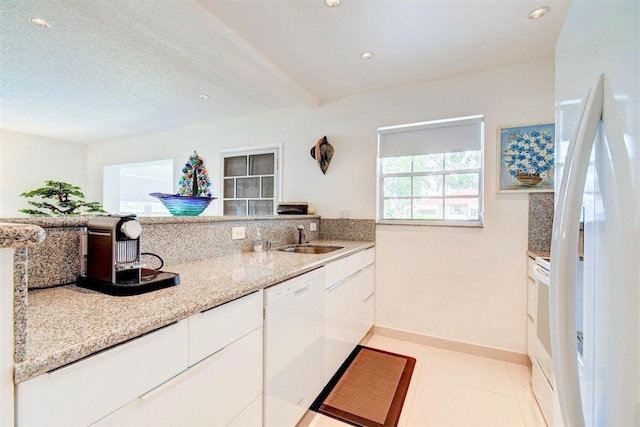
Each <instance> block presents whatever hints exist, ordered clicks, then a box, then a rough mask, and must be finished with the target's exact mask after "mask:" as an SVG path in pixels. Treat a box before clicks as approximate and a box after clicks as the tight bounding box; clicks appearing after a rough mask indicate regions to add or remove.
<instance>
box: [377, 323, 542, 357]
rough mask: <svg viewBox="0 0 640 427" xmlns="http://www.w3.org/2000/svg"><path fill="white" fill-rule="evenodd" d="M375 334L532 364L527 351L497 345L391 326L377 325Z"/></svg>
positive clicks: (475, 354)
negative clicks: (440, 336)
mask: <svg viewBox="0 0 640 427" xmlns="http://www.w3.org/2000/svg"><path fill="white" fill-rule="evenodd" d="M370 333H373V334H375V335H381V336H383V337H388V338H394V339H399V340H403V341H409V342H413V343H416V344H421V345H428V346H432V347H438V348H442V349H445V350H451V351H457V352H460V353H467V354H472V355H474V356H481V357H487V358H490V359H496V360H501V361H503V362H509V363H515V364H518V365H525V366H531V361H530V360H529V356H528V355H527V354H525V353H518V352H515V351H510V350H503V349H500V348H495V347H487V346H483V345H478V344H471V343H466V342H461V341H454V340H448V339H445V338H439V337H433V336H430V335H423V334H419V333H417V332H410V331H405V330H402V329H395V328H389V327H386V326H378V325H375V326H374V327H373V329H372V330H371V331H370Z"/></svg>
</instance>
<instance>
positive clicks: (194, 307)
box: [14, 241, 375, 384]
mask: <svg viewBox="0 0 640 427" xmlns="http://www.w3.org/2000/svg"><path fill="white" fill-rule="evenodd" d="M322 243H323V244H329V243H331V244H334V243H340V242H339V241H327V242H322ZM343 243H345V244H348V245H352V247H350V248H347V249H346V250H341V251H340V252H339V253H336V254H335V255H329V256H324V257H322V258H321V259H318V260H314V261H311V262H308V263H305V264H303V265H301V266H300V267H299V268H293V269H289V270H287V271H284V272H283V273H282V274H278V275H277V276H272V277H269V278H268V279H265V280H263V281H260V282H257V283H256V282H254V283H248V284H247V285H246V286H238V287H236V288H235V289H234V291H235V292H233V293H231V294H216V293H212V294H211V297H210V298H208V299H207V300H206V301H200V302H195V301H194V302H193V304H191V305H189V306H182V307H174V309H173V310H170V311H166V312H163V313H161V315H160V316H158V317H156V318H154V319H153V320H152V321H150V322H147V323H145V324H140V325H138V326H137V327H136V328H135V329H130V330H127V331H121V332H119V333H117V334H113V333H108V332H107V333H105V334H103V335H100V336H96V337H92V338H91V339H89V340H87V341H85V342H82V343H79V344H78V345H75V346H72V347H68V348H64V349H62V350H59V351H56V352H52V353H49V354H45V355H37V356H35V357H29V356H28V358H27V359H26V360H25V361H22V362H19V363H16V364H15V365H14V383H15V384H18V383H20V382H23V381H26V380H28V379H30V378H33V377H35V376H37V375H40V374H43V373H46V372H50V371H52V370H55V369H58V368H60V367H63V366H65V365H68V364H71V363H74V362H77V361H79V360H81V359H84V358H86V357H90V356H91V355H93V354H96V353H98V352H101V351H104V350H108V349H109V348H112V347H115V346H117V345H120V344H123V343H126V342H127V341H130V340H133V339H136V338H138V337H140V336H142V335H144V334H146V333H149V332H153V331H155V330H157V329H160V328H162V327H164V326H167V325H169V324H171V323H174V322H177V321H180V320H183V319H186V318H188V317H190V316H193V315H195V314H198V313H199V312H201V311H204V310H208V309H211V308H214V307H217V306H219V305H222V304H225V303H227V302H230V301H233V300H235V299H238V298H242V297H243V296H246V295H249V294H251V293H253V292H255V291H258V290H261V289H265V288H268V287H269V286H273V285H276V284H278V283H281V282H283V281H285V280H288V279H291V278H293V277H296V276H299V275H301V274H304V273H307V272H309V271H312V270H315V269H317V268H320V267H322V266H324V265H326V264H328V263H331V262H333V261H337V260H339V259H341V258H345V257H347V256H350V255H353V254H355V253H357V252H361V251H363V250H366V249H369V248H373V247H375V244H374V243H373V242H354V241H349V242H343ZM354 244H355V245H354ZM68 286H74V285H68Z"/></svg>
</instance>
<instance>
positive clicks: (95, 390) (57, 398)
mask: <svg viewBox="0 0 640 427" xmlns="http://www.w3.org/2000/svg"><path fill="white" fill-rule="evenodd" d="M186 368H187V322H186V321H181V322H178V323H175V324H173V325H170V326H167V327H165V328H162V329H160V330H158V331H155V332H152V333H149V334H147V335H143V336H142V337H140V338H137V339H135V340H132V341H129V342H127V343H124V344H122V345H119V346H117V347H114V348H112V349H109V350H107V351H103V352H101V353H98V354H96V355H94V356H91V357H88V358H86V359H83V360H81V361H78V362H76V363H73V364H70V365H68V366H65V367H62V368H60V369H57V370H55V371H52V372H49V373H47V374H43V375H40V376H38V377H35V378H32V379H30V380H27V381H25V382H22V383H20V384H18V385H17V386H16V389H17V397H16V425H18V426H36V425H37V426H43V425H64V426H78V425H83V426H86V425H89V424H91V423H93V422H95V421H97V420H99V419H100V418H102V417H104V416H105V415H107V414H109V413H110V412H113V411H114V410H116V409H118V408H120V407H121V406H123V405H125V404H126V403H128V402H130V401H131V400H133V399H135V398H136V397H138V396H140V395H141V394H143V393H146V392H147V391H149V390H150V389H152V388H154V387H156V386H157V385H158V384H161V383H163V382H164V381H166V380H168V379H169V378H171V377H173V376H175V375H177V374H178V373H180V372H181V371H183V370H185V369H186Z"/></svg>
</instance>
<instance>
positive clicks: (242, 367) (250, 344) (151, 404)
mask: <svg viewBox="0 0 640 427" xmlns="http://www.w3.org/2000/svg"><path fill="white" fill-rule="evenodd" d="M261 394H262V328H259V329H256V330H255V331H253V332H251V333H250V334H249V335H247V336H245V337H244V338H242V339H240V340H238V341H236V342H234V343H233V344H231V345H229V346H228V347H225V348H224V350H222V351H220V352H218V353H216V354H214V355H211V356H209V357H208V358H207V359H205V360H203V361H202V362H201V363H199V364H197V365H195V366H193V367H191V368H189V369H188V370H187V371H185V372H183V373H182V374H180V375H178V376H177V377H175V378H172V379H171V380H169V381H167V382H166V383H164V384H162V385H160V386H159V387H157V388H156V389H154V390H151V391H150V392H148V393H146V394H145V395H143V396H140V397H139V398H138V399H136V400H134V401H133V402H131V403H129V404H128V405H126V406H125V407H123V408H121V409H119V410H118V411H116V412H114V413H113V414H110V415H109V416H108V417H106V418H104V419H102V420H100V422H99V423H97V425H99V426H180V425H182V426H187V425H188V426H197V425H200V426H207V425H208V426H213V425H216V426H218V425H220V426H222V425H227V424H228V423H230V422H231V421H232V420H233V419H234V418H235V417H236V416H238V414H240V413H241V412H242V411H243V410H244V408H246V407H247V406H248V405H249V404H250V403H251V402H253V401H254V400H255V399H256V398H257V397H258V396H260V395H261Z"/></svg>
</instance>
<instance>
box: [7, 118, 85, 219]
mask: <svg viewBox="0 0 640 427" xmlns="http://www.w3.org/2000/svg"><path fill="white" fill-rule="evenodd" d="M86 153H87V146H86V145H85V144H80V143H76V142H68V141H61V140H58V139H50V138H43V137H40V136H35V135H29V134H25V133H19V132H13V131H10V130H6V129H0V217H17V216H26V215H25V214H22V213H20V212H18V211H19V210H20V209H25V208H29V207H30V206H29V205H28V204H27V199H26V198H24V197H20V194H21V193H24V192H26V191H30V190H34V189H36V188H39V187H44V185H45V181H46V180H52V181H64V182H68V183H70V184H73V185H77V186H79V187H80V188H82V190H83V192H84V194H85V196H87V192H86V191H85V190H86V176H87V167H86V163H87V159H86ZM85 200H87V201H94V200H97V199H90V198H88V197H87V198H85Z"/></svg>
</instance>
